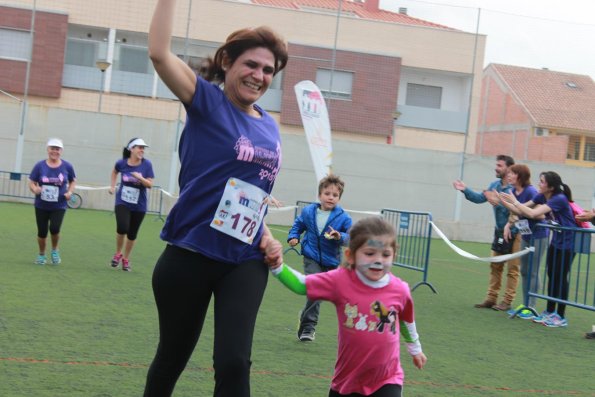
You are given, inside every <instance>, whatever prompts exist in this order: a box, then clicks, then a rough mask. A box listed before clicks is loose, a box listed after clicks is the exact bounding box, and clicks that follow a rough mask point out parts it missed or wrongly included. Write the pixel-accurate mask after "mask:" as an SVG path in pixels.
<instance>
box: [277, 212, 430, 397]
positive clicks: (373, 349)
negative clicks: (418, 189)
mask: <svg viewBox="0 0 595 397" xmlns="http://www.w3.org/2000/svg"><path fill="white" fill-rule="evenodd" d="M349 234H350V242H349V248H347V249H346V250H345V263H344V264H343V265H342V266H341V267H340V268H338V269H336V270H332V271H329V272H326V273H317V274H311V275H308V276H304V275H302V274H301V273H299V272H297V271H295V270H293V269H292V268H291V267H289V266H288V265H286V264H279V262H277V263H274V264H270V266H271V271H272V273H273V274H274V275H275V277H277V278H278V279H279V280H280V281H281V282H282V283H283V284H284V285H285V286H287V287H288V288H289V289H291V290H292V291H294V292H295V293H297V294H300V295H307V297H308V299H311V300H327V301H329V302H332V303H333V304H334V305H335V308H336V310H337V318H338V321H339V335H338V338H339V340H338V352H337V361H336V364H335V373H334V376H333V380H332V383H331V389H330V391H329V397H347V396H349V397H357V396H374V397H400V396H401V392H402V387H403V378H404V374H403V369H402V368H401V361H400V358H399V356H400V354H399V352H400V336H399V333H400V334H401V335H402V336H403V338H404V339H405V342H406V344H407V350H408V351H409V354H411V356H412V357H413V364H414V365H415V366H416V367H417V368H419V369H422V368H423V367H424V365H425V363H426V360H427V359H426V356H425V355H424V353H423V352H422V349H421V344H420V342H419V337H418V334H417V330H416V328H415V316H414V310H413V299H412V297H411V292H410V290H409V285H408V284H407V283H406V282H404V281H402V280H401V279H399V278H398V277H395V276H394V275H393V274H392V273H391V269H392V265H393V261H394V258H395V254H396V251H397V243H396V233H395V229H394V228H393V226H391V225H390V224H389V223H387V222H386V221H384V220H383V219H382V218H380V217H372V218H366V219H363V220H361V221H359V222H357V223H356V224H355V225H354V226H353V227H352V228H351V231H350V233H349ZM269 250H271V251H272V250H277V251H278V250H279V247H269Z"/></svg>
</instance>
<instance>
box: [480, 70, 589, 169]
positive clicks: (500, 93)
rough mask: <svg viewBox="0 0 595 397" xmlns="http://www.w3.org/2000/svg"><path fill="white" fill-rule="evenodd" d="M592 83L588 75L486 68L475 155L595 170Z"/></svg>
mask: <svg viewBox="0 0 595 397" xmlns="http://www.w3.org/2000/svg"><path fill="white" fill-rule="evenodd" d="M594 103H595V83H594V82H593V80H592V79H591V77H589V76H585V75H577V74H572V73H565V72H556V71H551V70H548V69H532V68H526V67H519V66H512V65H500V64H490V65H488V66H487V67H486V69H485V71H484V77H483V83H482V99H481V109H480V114H479V128H478V129H479V137H478V139H477V147H476V153H477V154H480V155H486V156H491V155H496V154H499V153H511V155H513V156H514V158H515V159H518V160H533V161H543V162H548V163H558V164H567V165H573V166H582V167H595V108H594V107H593V104H594Z"/></svg>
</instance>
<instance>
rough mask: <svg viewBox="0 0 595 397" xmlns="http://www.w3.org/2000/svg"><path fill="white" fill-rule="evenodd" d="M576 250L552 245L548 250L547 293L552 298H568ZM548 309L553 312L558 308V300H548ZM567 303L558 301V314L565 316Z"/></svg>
mask: <svg viewBox="0 0 595 397" xmlns="http://www.w3.org/2000/svg"><path fill="white" fill-rule="evenodd" d="M574 255H575V252H574V251H572V250H563V249H558V248H554V247H552V246H551V245H550V246H549V248H548V250H547V261H546V266H547V277H548V283H547V294H548V296H551V297H552V298H559V299H563V300H568V289H569V283H570V280H569V277H568V273H570V266H571V265H572V260H573V259H574ZM546 310H547V311H548V312H550V313H553V312H554V311H555V310H556V302H554V301H550V300H548V301H547V308H546ZM565 312H566V305H565V304H564V303H558V314H559V315H560V317H564V313H565Z"/></svg>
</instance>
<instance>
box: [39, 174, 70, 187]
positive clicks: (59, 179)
mask: <svg viewBox="0 0 595 397" xmlns="http://www.w3.org/2000/svg"><path fill="white" fill-rule="evenodd" d="M64 180H65V178H64V175H63V174H62V173H59V174H58V176H57V177H55V176H51V177H50V176H42V177H41V183H53V184H54V185H56V186H62V184H63V183H64Z"/></svg>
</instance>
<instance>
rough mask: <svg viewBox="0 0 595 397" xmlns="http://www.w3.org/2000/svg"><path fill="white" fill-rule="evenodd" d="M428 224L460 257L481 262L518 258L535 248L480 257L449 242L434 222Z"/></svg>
mask: <svg viewBox="0 0 595 397" xmlns="http://www.w3.org/2000/svg"><path fill="white" fill-rule="evenodd" d="M430 225H432V228H433V229H434V231H435V232H436V234H438V236H440V238H441V239H442V240H444V242H445V243H446V244H447V245H448V246H449V247H450V248H452V250H453V251H455V252H456V253H457V254H459V255H461V256H462V257H465V258H469V259H473V260H476V261H481V262H505V261H507V260H509V259H514V258H518V257H521V256H523V255H527V254H528V253H529V252H534V251H535V248H534V247H527V248H525V249H524V250H522V251H519V252H515V253H514V254H506V255H498V256H490V257H489V258H480V257H478V256H475V255H473V254H470V253H468V252H467V251H463V250H462V249H460V248H459V247H457V246H456V245H454V244H453V243H451V242H450V240H449V239H448V238H447V237H446V236H445V235H444V233H442V230H440V229H438V226H436V225H435V224H434V222H432V221H430Z"/></svg>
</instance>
